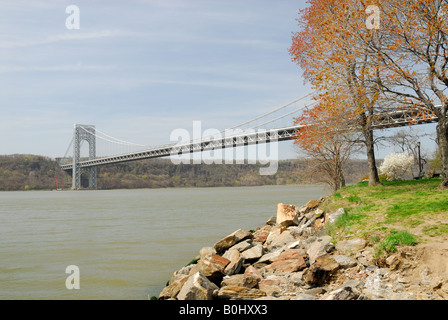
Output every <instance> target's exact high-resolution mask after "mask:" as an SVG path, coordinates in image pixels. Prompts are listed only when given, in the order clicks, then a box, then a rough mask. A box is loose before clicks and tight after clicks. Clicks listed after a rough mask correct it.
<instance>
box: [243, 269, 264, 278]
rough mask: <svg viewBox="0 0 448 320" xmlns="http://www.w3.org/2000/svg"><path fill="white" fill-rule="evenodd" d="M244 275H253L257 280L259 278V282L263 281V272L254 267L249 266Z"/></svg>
mask: <svg viewBox="0 0 448 320" xmlns="http://www.w3.org/2000/svg"><path fill="white" fill-rule="evenodd" d="M244 274H245V275H252V276H254V277H256V278H258V279H259V280H261V279H263V276H262V275H261V272H260V271H259V270H258V269H257V268H255V267H254V266H248V267H247V268H246V270H244Z"/></svg>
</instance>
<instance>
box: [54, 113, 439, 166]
mask: <svg viewBox="0 0 448 320" xmlns="http://www.w3.org/2000/svg"><path fill="white" fill-rule="evenodd" d="M437 121H438V118H437V117H436V116H434V115H432V116H416V115H415V114H413V113H412V112H410V111H394V112H388V113H383V114H380V115H378V117H377V118H376V120H375V122H374V123H373V124H372V125H373V128H374V129H383V128H391V127H400V126H407V125H419V124H427V123H433V122H437ZM302 127H303V126H290V127H284V128H279V129H272V130H266V131H265V132H262V131H258V132H253V133H243V134H240V135H234V136H229V137H222V138H217V139H210V140H203V141H199V142H196V141H191V142H188V143H183V144H172V145H165V146H161V147H156V148H153V149H150V150H145V151H138V152H132V153H126V154H121V155H116V156H110V157H103V158H97V159H91V160H86V161H81V162H79V164H80V166H81V167H82V168H88V167H95V166H102V165H107V164H112V163H119V162H126V161H135V160H143V159H151V158H161V157H167V156H171V155H180V154H188V153H193V152H201V151H207V150H215V149H223V148H234V147H239V146H247V145H251V144H259V143H271V142H277V141H285V140H291V139H293V138H294V136H295V135H296V133H297V132H298V131H300V129H301V128H302ZM61 168H62V169H63V170H72V169H73V165H72V164H65V165H61Z"/></svg>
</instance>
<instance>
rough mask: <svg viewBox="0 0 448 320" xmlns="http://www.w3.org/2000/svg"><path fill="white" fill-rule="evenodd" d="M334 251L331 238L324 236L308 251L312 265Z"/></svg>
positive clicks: (310, 246)
mask: <svg viewBox="0 0 448 320" xmlns="http://www.w3.org/2000/svg"><path fill="white" fill-rule="evenodd" d="M333 249H334V246H333V244H331V237H330V236H322V237H319V238H317V239H316V240H315V241H314V242H312V243H311V244H310V245H309V247H308V250H307V253H308V257H309V261H310V263H311V264H312V263H314V261H316V259H317V258H318V257H320V256H322V255H324V254H327V253H330V252H331V251H332V250H333Z"/></svg>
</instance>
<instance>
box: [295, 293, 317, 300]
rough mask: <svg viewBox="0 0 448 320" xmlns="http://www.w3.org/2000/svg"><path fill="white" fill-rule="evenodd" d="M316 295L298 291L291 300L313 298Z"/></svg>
mask: <svg viewBox="0 0 448 320" xmlns="http://www.w3.org/2000/svg"><path fill="white" fill-rule="evenodd" d="M315 299H316V296H313V295H312V294H306V293H300V294H298V295H296V296H295V297H292V298H291V300H315Z"/></svg>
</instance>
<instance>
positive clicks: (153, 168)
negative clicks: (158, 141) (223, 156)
mask: <svg viewBox="0 0 448 320" xmlns="http://www.w3.org/2000/svg"><path fill="white" fill-rule="evenodd" d="M263 166H265V165H261V164H204V163H202V164H173V163H172V162H171V161H170V160H169V159H147V160H140V161H132V162H125V163H119V164H113V165H106V166H101V167H99V170H98V186H99V187H100V188H102V189H125V188H130V189H132V188H177V187H237V186H261V185H285V184H309V183H321V182H323V181H322V179H321V177H320V176H319V174H316V172H315V171H314V166H313V161H310V160H308V159H292V160H281V161H279V163H278V171H277V173H276V174H275V175H272V176H261V175H260V174H259V169H260V168H261V167H263ZM366 172H367V163H366V161H364V160H350V161H349V162H348V164H347V165H346V168H345V175H346V177H347V183H356V182H358V181H360V179H362V177H363V176H365V174H366ZM56 178H57V179H58V187H59V188H63V189H70V188H71V176H70V175H69V174H67V173H66V172H64V171H62V170H61V169H60V167H59V166H58V164H57V163H56V161H54V160H53V159H50V158H48V157H43V156H37V155H4V156H0V190H1V191H13V190H51V189H56Z"/></svg>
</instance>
